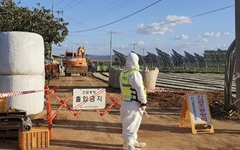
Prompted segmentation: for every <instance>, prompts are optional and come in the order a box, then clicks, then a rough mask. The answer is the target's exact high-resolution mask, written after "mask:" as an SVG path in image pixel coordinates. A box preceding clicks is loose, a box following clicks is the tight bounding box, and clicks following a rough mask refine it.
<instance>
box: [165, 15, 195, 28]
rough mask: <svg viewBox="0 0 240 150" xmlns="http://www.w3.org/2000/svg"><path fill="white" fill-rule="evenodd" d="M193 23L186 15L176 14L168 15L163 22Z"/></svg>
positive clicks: (169, 23) (172, 24)
mask: <svg viewBox="0 0 240 150" xmlns="http://www.w3.org/2000/svg"><path fill="white" fill-rule="evenodd" d="M186 23H192V21H191V18H189V17H185V16H176V15H168V16H167V17H166V18H165V19H163V21H162V22H161V24H168V25H170V26H176V25H178V24H186Z"/></svg>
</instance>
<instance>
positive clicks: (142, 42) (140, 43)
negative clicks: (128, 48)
mask: <svg viewBox="0 0 240 150" xmlns="http://www.w3.org/2000/svg"><path fill="white" fill-rule="evenodd" d="M137 44H138V45H144V44H145V42H144V41H139V42H138V43H137Z"/></svg>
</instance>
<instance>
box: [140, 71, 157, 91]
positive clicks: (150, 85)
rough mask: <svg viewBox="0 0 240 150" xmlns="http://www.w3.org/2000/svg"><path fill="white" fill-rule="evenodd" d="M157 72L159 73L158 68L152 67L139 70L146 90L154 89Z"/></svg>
mask: <svg viewBox="0 0 240 150" xmlns="http://www.w3.org/2000/svg"><path fill="white" fill-rule="evenodd" d="M158 73H159V69H158V68H154V69H153V70H144V71H141V74H142V76H143V82H144V86H145V88H146V90H147V92H151V91H153V89H155V87H156V82H157V77H158Z"/></svg>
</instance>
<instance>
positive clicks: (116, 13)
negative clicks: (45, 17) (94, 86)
mask: <svg viewBox="0 0 240 150" xmlns="http://www.w3.org/2000/svg"><path fill="white" fill-rule="evenodd" d="M18 1H19V0H15V2H18ZM20 1H21V4H20V6H23V7H29V8H30V9H31V8H32V7H37V5H36V3H38V2H39V3H40V4H41V5H42V6H45V7H46V8H47V9H51V10H52V8H54V9H53V10H54V15H55V17H62V18H64V20H65V21H66V22H69V23H70V24H69V25H68V29H69V35H68V36H67V37H66V40H65V41H64V42H63V43H61V45H62V46H61V47H58V46H56V45H54V49H53V54H64V52H65V51H66V50H73V51H76V50H77V48H78V47H79V46H85V49H86V53H87V54H95V55H109V54H110V41H111V40H110V39H112V49H114V50H116V51H118V52H120V53H122V54H125V55H127V54H128V53H129V52H130V51H133V50H134V51H135V52H137V53H139V54H141V55H146V54H147V52H151V53H154V54H157V53H156V50H155V48H158V49H160V50H162V51H164V52H166V53H168V54H172V49H174V50H175V51H177V52H178V53H180V54H182V55H184V51H187V52H189V53H190V54H193V53H197V54H200V55H203V53H204V50H217V49H223V50H226V49H227V48H228V46H229V45H230V44H231V42H232V41H233V40H234V39H235V14H234V13H235V11H234V9H235V6H234V2H235V1H234V0H20ZM57 11H63V14H60V15H59V14H58V13H57ZM111 33H112V34H111ZM111 35H112V38H111Z"/></svg>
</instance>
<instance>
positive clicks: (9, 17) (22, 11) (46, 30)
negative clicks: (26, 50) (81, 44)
mask: <svg viewBox="0 0 240 150" xmlns="http://www.w3.org/2000/svg"><path fill="white" fill-rule="evenodd" d="M20 4H21V2H18V3H15V2H14V1H13V0H1V1H0V22H1V23H0V32H8V31H26V32H34V33H37V34H40V35H41V36H42V37H43V40H44V46H45V58H50V56H51V54H52V44H56V45H58V46H61V44H60V43H61V42H63V41H64V39H65V37H66V36H67V35H68V28H67V25H68V24H69V23H68V22H65V21H64V19H63V18H61V17H59V18H56V17H55V16H54V14H53V13H52V11H51V10H50V9H46V8H45V7H44V6H41V4H40V3H37V4H36V8H35V7H33V8H32V9H31V10H30V9H29V8H28V7H22V6H20ZM61 13H62V12H59V11H58V14H61Z"/></svg>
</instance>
